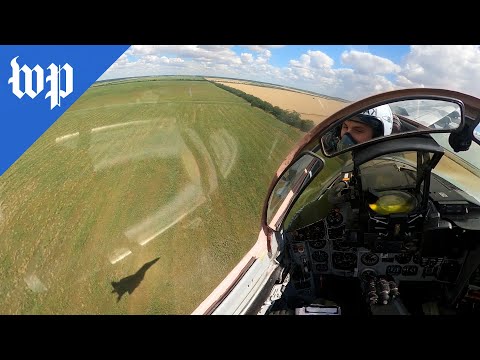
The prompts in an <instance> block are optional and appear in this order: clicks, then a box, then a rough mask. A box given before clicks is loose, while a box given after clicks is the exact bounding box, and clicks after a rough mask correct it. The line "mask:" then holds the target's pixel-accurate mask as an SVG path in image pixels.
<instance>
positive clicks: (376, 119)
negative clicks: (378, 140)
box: [350, 104, 393, 137]
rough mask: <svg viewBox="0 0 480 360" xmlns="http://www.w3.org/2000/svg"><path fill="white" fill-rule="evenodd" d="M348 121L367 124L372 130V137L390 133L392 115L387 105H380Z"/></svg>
mask: <svg viewBox="0 0 480 360" xmlns="http://www.w3.org/2000/svg"><path fill="white" fill-rule="evenodd" d="M350 120H352V121H357V122H362V123H365V124H368V125H369V126H370V127H371V128H372V129H373V137H378V136H386V135H390V134H391V133H392V128H393V113H392V109H391V108H390V106H389V105H387V104H385V105H380V106H377V107H375V108H372V109H368V110H366V111H364V112H363V113H361V114H358V115H355V116H354V117H353V118H351V119H350Z"/></svg>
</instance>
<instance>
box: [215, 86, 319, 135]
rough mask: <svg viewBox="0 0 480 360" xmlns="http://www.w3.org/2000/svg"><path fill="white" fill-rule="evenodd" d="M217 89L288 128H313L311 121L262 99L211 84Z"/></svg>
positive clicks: (306, 129)
mask: <svg viewBox="0 0 480 360" xmlns="http://www.w3.org/2000/svg"><path fill="white" fill-rule="evenodd" d="M212 83H213V84H215V85H216V86H218V87H219V88H221V89H223V90H226V91H228V92H231V93H232V94H234V95H237V96H240V97H241V98H242V99H245V100H246V101H248V102H249V103H250V105H251V106H255V107H258V108H259V109H262V110H263V111H266V112H267V113H269V114H272V115H273V116H275V117H276V118H277V119H278V120H280V121H282V122H284V123H285V124H288V125H290V126H294V127H296V128H298V129H300V130H301V131H304V132H307V131H309V130H310V129H312V128H313V127H314V126H315V123H314V122H313V121H312V120H304V119H302V118H300V114H299V113H298V112H296V111H288V110H283V109H281V108H279V107H278V106H273V105H272V104H270V103H268V102H266V101H263V100H262V99H259V98H257V97H256V96H253V95H250V94H247V93H245V92H243V91H241V90H238V89H234V88H232V87H230V86H226V85H223V84H219V83H217V82H212Z"/></svg>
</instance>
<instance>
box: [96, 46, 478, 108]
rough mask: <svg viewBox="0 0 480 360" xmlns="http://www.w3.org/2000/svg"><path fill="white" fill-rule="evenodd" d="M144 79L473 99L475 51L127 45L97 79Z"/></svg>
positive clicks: (352, 96)
mask: <svg viewBox="0 0 480 360" xmlns="http://www.w3.org/2000/svg"><path fill="white" fill-rule="evenodd" d="M151 75H201V76H219V77H230V78H238V79H245V80H254V81H262V82H268V83H273V84H279V85H285V86H291V87H294V88H298V89H304V90H310V91H313V92H316V93H319V94H323V95H327V96H333V97H339V98H343V99H346V100H351V101H357V100H360V99H362V98H364V97H368V96H371V95H374V94H378V93H381V92H385V91H390V90H396V89H403V88H412V87H433V88H444V89H449V90H456V91H461V92H464V93H467V94H470V95H473V96H476V97H480V46H479V45H133V46H131V47H130V48H129V49H128V50H127V51H126V52H125V53H124V54H123V55H122V56H120V58H119V59H118V60H117V61H116V62H115V63H114V64H113V65H112V66H111V67H110V68H109V69H108V70H107V71H106V72H105V73H104V74H103V75H102V76H101V77H100V79H99V80H106V79H113V78H120V77H132V76H151Z"/></svg>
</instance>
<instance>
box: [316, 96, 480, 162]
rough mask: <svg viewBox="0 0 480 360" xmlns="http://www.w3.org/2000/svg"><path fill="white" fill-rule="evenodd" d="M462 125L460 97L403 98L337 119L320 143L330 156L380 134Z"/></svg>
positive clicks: (453, 127) (422, 131)
mask: <svg viewBox="0 0 480 360" xmlns="http://www.w3.org/2000/svg"><path fill="white" fill-rule="evenodd" d="M463 124H464V106H463V103H462V102H461V101H459V100H456V99H450V98H448V99H438V98H414V99H402V100H398V101H393V102H389V103H386V104H381V105H377V106H374V107H370V108H367V109H365V110H363V111H361V112H357V113H353V114H351V115H349V116H346V117H344V118H342V119H340V120H339V121H338V122H337V123H336V124H335V125H334V126H333V127H331V128H330V130H329V131H328V132H327V133H326V134H325V135H324V136H322V138H321V142H322V146H323V149H324V151H325V154H327V155H329V156H330V155H336V154H337V153H340V152H342V151H343V150H346V149H349V148H353V147H354V146H356V145H358V144H362V143H365V142H369V141H373V140H375V139H378V138H380V137H385V136H396V135H397V136H398V135H400V134H405V133H433V132H452V131H455V130H456V129H459V128H461V127H462V126H463ZM477 130H478V129H477ZM477 135H478V131H477Z"/></svg>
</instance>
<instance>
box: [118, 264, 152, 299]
mask: <svg viewBox="0 0 480 360" xmlns="http://www.w3.org/2000/svg"><path fill="white" fill-rule="evenodd" d="M158 259H160V258H159V257H157V258H156V259H153V260H152V261H149V262H147V263H146V264H144V265H143V266H142V267H141V268H140V269H138V271H137V272H136V273H135V274H133V275H129V276H127V277H124V278H123V279H121V280H120V281H118V282H117V281H112V282H111V284H112V286H113V290H112V293H117V294H118V297H117V303H118V302H119V301H120V300H121V299H122V296H123V295H124V294H125V293H127V292H128V294H129V295H131V294H132V293H133V291H134V290H135V289H136V288H137V287H138V285H140V283H141V282H142V280H143V278H144V277H145V273H146V272H147V270H148V269H149V268H150V267H151V266H152V265H153V264H155V263H156V262H157V261H158Z"/></svg>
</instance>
